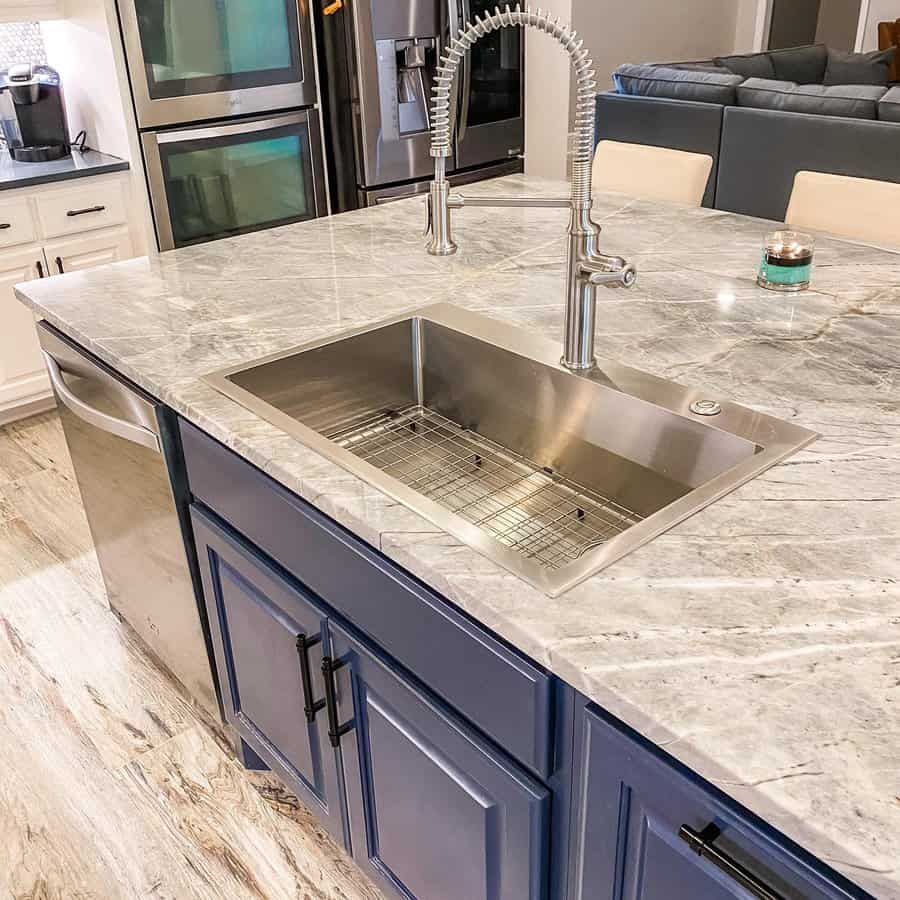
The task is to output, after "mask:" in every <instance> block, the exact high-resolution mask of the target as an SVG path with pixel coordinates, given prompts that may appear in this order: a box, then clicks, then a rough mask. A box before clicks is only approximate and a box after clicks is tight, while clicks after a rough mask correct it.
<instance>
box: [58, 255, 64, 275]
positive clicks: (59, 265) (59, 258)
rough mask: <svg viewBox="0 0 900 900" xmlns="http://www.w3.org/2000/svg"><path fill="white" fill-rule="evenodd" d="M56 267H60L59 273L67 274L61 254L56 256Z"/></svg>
mask: <svg viewBox="0 0 900 900" xmlns="http://www.w3.org/2000/svg"><path fill="white" fill-rule="evenodd" d="M56 268H57V269H59V274H60V275H65V274H66V272H65V270H64V269H63V264H62V257H61V256H57V257H56Z"/></svg>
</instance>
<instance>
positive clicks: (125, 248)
mask: <svg viewBox="0 0 900 900" xmlns="http://www.w3.org/2000/svg"><path fill="white" fill-rule="evenodd" d="M44 253H45V254H46V257H47V267H48V271H49V272H50V273H51V274H53V275H61V274H63V273H65V272H78V271H80V270H82V269H93V268H94V267H95V266H105V265H107V264H108V263H112V262H118V261H119V260H122V259H130V258H131V257H132V256H134V248H133V246H132V243H131V235H130V234H129V232H128V229H127V228H114V229H110V230H109V231H103V232H100V233H98V234H92V235H88V236H87V237H79V238H72V239H70V240H65V241H50V242H48V243H47V244H46V245H45V247H44Z"/></svg>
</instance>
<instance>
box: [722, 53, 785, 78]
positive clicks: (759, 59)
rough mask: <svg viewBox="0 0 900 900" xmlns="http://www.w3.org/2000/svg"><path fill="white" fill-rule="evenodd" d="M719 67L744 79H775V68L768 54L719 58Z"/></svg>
mask: <svg viewBox="0 0 900 900" xmlns="http://www.w3.org/2000/svg"><path fill="white" fill-rule="evenodd" d="M715 62H716V64H717V65H720V66H724V67H725V68H726V69H728V70H729V71H731V72H734V74H735V75H743V76H744V78H774V77H775V67H774V66H773V65H772V59H771V57H770V56H769V54H768V53H748V54H746V55H742V56H717V57H716V59H715Z"/></svg>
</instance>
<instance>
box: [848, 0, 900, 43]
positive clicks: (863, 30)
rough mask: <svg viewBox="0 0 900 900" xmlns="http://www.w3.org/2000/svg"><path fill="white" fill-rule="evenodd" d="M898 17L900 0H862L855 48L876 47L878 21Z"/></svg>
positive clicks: (890, 20)
mask: <svg viewBox="0 0 900 900" xmlns="http://www.w3.org/2000/svg"><path fill="white" fill-rule="evenodd" d="M897 18H900V0H863V3H862V11H861V13H860V23H859V32H858V34H857V39H856V49H857V50H860V51H868V50H877V49H878V23H879V22H893V21H894V20H895V19H897Z"/></svg>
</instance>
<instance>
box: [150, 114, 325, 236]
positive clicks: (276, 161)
mask: <svg viewBox="0 0 900 900" xmlns="http://www.w3.org/2000/svg"><path fill="white" fill-rule="evenodd" d="M310 149H311V148H310V135H309V131H308V129H307V127H306V126H305V125H298V126H287V127H281V128H272V129H268V130H265V131H254V132H250V133H245V134H239V135H229V136H224V137H210V138H204V139H202V140H191V141H177V142H174V143H169V144H162V145H160V148H159V152H160V162H161V164H162V171H163V178H164V181H165V187H166V201H167V203H168V208H169V218H170V220H171V224H172V236H173V239H174V242H175V246H176V247H185V246H187V245H188V244H196V243H200V242H202V241H208V240H213V239H215V238H220V237H227V236H230V235H235V234H244V233H246V232H248V231H256V230H258V229H260V228H268V227H273V226H275V225H285V224H287V223H289V222H299V221H302V220H304V219H312V218H315V216H316V214H317V213H316V195H315V191H316V185H315V180H314V171H313V165H312V158H311V152H310Z"/></svg>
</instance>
